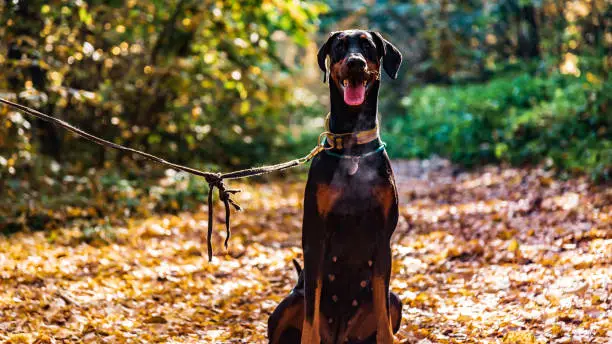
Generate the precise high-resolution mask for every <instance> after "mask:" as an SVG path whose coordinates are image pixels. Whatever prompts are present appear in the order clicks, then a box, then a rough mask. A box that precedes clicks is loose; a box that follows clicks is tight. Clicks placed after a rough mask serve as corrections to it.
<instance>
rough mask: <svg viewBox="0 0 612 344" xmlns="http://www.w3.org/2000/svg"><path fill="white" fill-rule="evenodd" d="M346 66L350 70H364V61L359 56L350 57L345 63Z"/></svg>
mask: <svg viewBox="0 0 612 344" xmlns="http://www.w3.org/2000/svg"><path fill="white" fill-rule="evenodd" d="M346 65H347V67H349V68H350V69H365V67H366V60H365V59H364V58H363V57H361V56H351V57H349V59H348V60H347V61H346Z"/></svg>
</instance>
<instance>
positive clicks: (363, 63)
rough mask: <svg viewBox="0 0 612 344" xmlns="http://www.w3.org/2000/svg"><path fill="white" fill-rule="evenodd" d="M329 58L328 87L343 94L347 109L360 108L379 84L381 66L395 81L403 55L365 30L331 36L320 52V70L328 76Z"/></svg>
mask: <svg viewBox="0 0 612 344" xmlns="http://www.w3.org/2000/svg"><path fill="white" fill-rule="evenodd" d="M327 56H329V57H330V62H331V63H330V71H329V75H330V83H334V84H335V85H336V88H337V89H338V90H339V91H340V92H341V93H342V96H343V98H344V102H345V103H346V104H347V105H350V106H359V105H361V104H363V102H364V101H365V98H366V94H367V92H368V91H369V90H370V89H371V86H372V85H374V84H375V83H377V82H379V80H380V65H381V63H382V66H383V69H384V70H385V72H387V74H388V75H389V76H390V77H391V78H393V79H395V78H397V72H398V70H399V66H400V64H401V63H402V54H401V53H400V52H399V50H397V48H396V47H395V46H393V44H391V43H389V42H388V41H387V40H386V39H384V38H383V37H382V36H381V35H380V33H378V32H373V31H364V30H347V31H336V32H332V33H331V34H330V36H329V38H328V39H327V42H325V44H323V46H322V47H321V49H319V54H318V56H317V57H318V62H319V67H320V68H321V70H322V71H323V72H324V73H327V66H326V60H327Z"/></svg>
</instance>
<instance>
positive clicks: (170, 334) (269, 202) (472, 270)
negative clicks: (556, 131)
mask: <svg viewBox="0 0 612 344" xmlns="http://www.w3.org/2000/svg"><path fill="white" fill-rule="evenodd" d="M395 169H396V173H397V174H398V175H397V184H398V187H399V190H400V195H401V209H400V212H401V214H402V219H401V220H400V225H399V226H398V229H397V231H396V234H395V235H394V237H393V240H394V245H393V251H394V266H393V280H392V289H393V290H394V291H395V292H397V293H398V294H399V295H400V297H401V298H402V300H403V303H404V310H403V311H404V318H403V322H402V327H401V329H400V332H399V333H398V335H397V336H396V338H397V339H398V340H399V341H400V342H402V343H418V342H420V343H451V342H478V343H481V342H492V343H495V342H508V343H518V342H526V343H536V342H537V343H549V342H551V343H582V342H585V343H607V342H609V340H610V337H612V331H611V330H610V328H612V324H611V323H610V320H609V319H610V318H612V306H611V303H612V300H611V299H610V291H611V288H612V287H611V286H612V281H611V278H612V271H611V267H610V266H611V265H610V263H612V253H611V252H612V227H611V221H612V218H611V217H610V213H611V212H612V205H611V204H612V202H611V201H612V191H611V190H610V188H606V187H603V186H598V187H597V186H593V185H590V184H588V183H587V182H586V180H583V179H575V180H570V181H559V180H556V179H554V178H552V177H551V176H550V175H549V174H548V173H547V172H544V171H541V170H537V169H532V170H520V169H502V168H487V169H484V170H482V171H479V172H473V173H457V171H453V170H452V167H451V166H448V164H439V165H438V166H433V167H432V166H428V167H427V168H423V166H422V165H421V164H419V163H416V162H402V163H397V164H396V168H395ZM453 172H455V173H453ZM232 186H240V187H241V188H243V190H244V192H243V193H241V194H239V195H238V197H237V198H236V199H237V200H238V201H239V203H241V204H242V205H243V206H245V207H246V210H245V211H244V212H241V213H236V214H235V215H234V217H233V228H234V230H233V236H232V239H231V240H230V245H229V249H228V250H227V251H226V250H225V249H224V248H223V240H224V239H225V237H224V235H225V234H224V228H223V223H222V221H223V212H222V211H218V212H217V214H218V215H216V216H218V219H217V221H216V222H217V225H216V226H217V227H216V228H215V237H214V247H215V252H216V256H215V258H214V260H213V262H211V263H209V262H207V259H206V257H205V254H204V255H203V252H205V249H206V247H205V244H203V243H202V239H201V238H202V235H204V234H205V232H206V229H207V228H206V226H207V221H206V220H207V218H206V211H205V209H202V211H201V212H195V213H185V214H181V215H180V216H160V217H152V218H149V219H146V220H129V221H127V225H126V226H125V227H123V228H113V229H112V231H111V232H112V235H111V234H109V236H108V238H106V239H105V240H93V241H91V242H89V243H84V242H82V240H75V238H77V237H78V236H79V235H80V233H81V230H82V228H80V227H79V226H80V225H79V223H76V224H74V225H73V227H72V228H63V229H61V230H59V231H54V232H36V233H17V234H14V235H12V236H9V237H0V285H1V286H2V288H0V319H2V321H0V341H6V340H8V341H9V342H15V343H33V342H34V341H36V340H38V342H39V343H46V342H52V341H53V340H55V341H56V342H61V341H66V342H78V341H84V342H106V343H123V342H134V343H136V342H143V341H147V342H176V343H196V342H205V343H213V342H218V343H262V342H265V341H266V327H267V323H266V322H267V317H268V315H269V314H270V313H271V312H272V310H273V309H274V307H275V306H276V305H277V304H278V302H279V301H280V300H281V299H282V298H283V297H284V295H286V293H287V292H288V291H289V290H290V289H291V288H292V287H293V284H294V283H295V280H296V276H295V272H294V269H293V266H292V264H291V259H292V258H298V260H300V261H301V260H302V259H301V258H302V257H301V248H300V238H301V233H300V230H301V206H302V194H303V187H304V185H303V183H283V182H277V183H273V184H259V185H253V184H251V185H248V184H244V185H232ZM219 210H221V209H219Z"/></svg>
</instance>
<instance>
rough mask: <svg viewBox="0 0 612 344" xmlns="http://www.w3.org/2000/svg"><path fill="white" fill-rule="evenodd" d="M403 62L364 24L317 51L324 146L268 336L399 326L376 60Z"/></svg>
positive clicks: (371, 333) (378, 336)
mask: <svg viewBox="0 0 612 344" xmlns="http://www.w3.org/2000/svg"><path fill="white" fill-rule="evenodd" d="M328 56H329V57H330V62H331V63H330V64H329V66H330V67H329V70H328V68H327V65H326V61H327V57H328ZM401 61H402V56H401V54H400V52H399V51H398V50H397V49H396V48H395V47H394V46H393V45H392V44H391V43H389V42H388V41H386V40H385V39H384V38H383V37H382V36H381V35H380V34H379V33H377V32H371V31H362V30H350V31H341V32H334V33H332V34H331V35H330V37H329V39H328V40H327V42H326V43H325V44H324V45H323V46H322V47H321V49H320V50H319V54H318V62H319V66H320V67H321V69H322V70H323V71H324V72H325V73H326V74H327V73H329V76H330V81H329V89H330V97H331V113H330V115H329V116H328V119H327V126H328V128H327V130H328V132H326V135H325V136H326V144H325V145H326V150H325V152H324V153H321V154H319V155H318V156H317V157H315V158H314V159H313V161H312V165H311V167H310V172H309V176H308V182H307V185H306V192H305V199H304V222H303V228H302V248H303V250H304V260H305V263H304V271H303V272H302V273H301V274H300V280H299V281H298V284H297V285H296V287H295V288H294V289H293V291H292V292H291V294H289V295H288V296H287V297H286V298H285V299H284V300H283V301H282V302H281V303H280V305H279V306H278V307H277V308H276V310H275V311H274V313H273V314H272V315H271V316H270V319H269V321H268V337H269V340H270V342H271V343H274V344H276V343H300V342H301V343H303V344H304V343H305V344H319V343H326V344H327V343H347V342H348V343H392V342H393V333H395V332H397V330H398V329H399V324H400V321H401V307H402V306H401V302H400V300H399V298H398V297H397V296H396V295H395V294H393V293H390V292H389V280H390V275H391V243H390V239H391V235H392V234H393V231H394V230H395V226H396V224H397V219H398V201H397V190H396V188H395V182H394V179H393V172H392V170H391V164H390V162H389V158H388V156H387V153H386V152H385V150H384V144H383V142H382V141H381V140H380V137H379V135H378V119H377V110H378V89H379V86H380V69H381V64H382V68H383V69H384V70H385V71H386V72H387V74H388V75H389V76H391V77H392V78H394V79H395V78H396V77H397V72H398V69H399V66H400V64H401ZM296 268H297V266H296ZM298 270H299V269H298Z"/></svg>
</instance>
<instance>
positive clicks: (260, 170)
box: [0, 98, 329, 261]
mask: <svg viewBox="0 0 612 344" xmlns="http://www.w3.org/2000/svg"><path fill="white" fill-rule="evenodd" d="M0 103H3V104H5V105H7V106H8V107H11V108H13V109H17V110H19V111H21V112H24V113H26V114H28V115H31V116H34V117H37V118H40V119H42V120H43V121H46V122H49V123H52V124H54V125H56V126H59V127H62V128H64V129H66V130H68V131H71V132H73V133H75V134H77V135H78V136H81V137H82V138H84V139H86V140H89V141H91V142H94V143H97V144H99V145H101V146H104V147H109V148H113V149H116V150H119V151H122V152H126V153H131V154H136V155H140V156H142V157H144V158H146V159H149V160H152V161H155V162H157V163H159V164H161V165H164V166H166V167H169V168H172V169H175V170H180V171H184V172H188V173H191V174H194V175H196V176H200V177H204V179H205V180H206V182H207V183H208V235H207V238H206V243H207V247H208V261H211V260H212V256H213V248H212V230H213V225H214V223H213V218H214V210H213V191H214V189H215V188H217V190H219V199H220V200H221V201H222V202H223V205H224V206H225V231H226V237H225V243H224V244H225V249H227V245H228V242H229V239H230V235H231V227H230V216H231V211H230V206H232V207H234V209H235V210H238V211H240V210H242V208H240V206H239V205H238V203H236V202H235V201H234V200H233V199H232V197H231V196H232V195H233V194H236V193H238V192H240V190H238V189H228V188H227V187H226V186H225V184H224V183H223V180H224V179H241V178H247V177H252V176H258V175H263V174H268V173H272V172H277V171H282V170H286V169H289V168H293V167H297V166H300V165H303V164H305V163H307V162H309V161H310V160H312V158H314V157H315V156H317V155H318V154H319V153H321V152H322V151H323V150H326V149H328V148H326V147H324V146H323V144H324V141H322V140H320V139H319V140H318V142H317V146H315V148H313V149H312V150H311V151H310V153H308V155H306V156H304V157H302V158H299V159H295V160H291V161H287V162H283V163H280V164H276V165H269V166H261V167H255V168H249V169H245V170H240V171H234V172H228V173H213V172H205V171H200V170H198V169H195V168H191V167H188V166H183V165H179V164H175V163H172V162H169V161H166V160H164V159H162V158H159V157H157V156H155V155H152V154H149V153H145V152H143V151H139V150H137V149H133V148H129V147H125V146H122V145H119V144H116V143H113V142H110V141H107V140H104V139H102V138H99V137H97V136H94V135H92V134H89V133H87V132H85V131H83V130H81V129H79V128H77V127H75V126H73V125H71V124H69V123H67V122H65V121H62V120H61V119H58V118H56V117H52V116H49V115H47V114H44V113H42V112H39V111H37V110H34V109H31V108H29V107H27V106H24V105H21V104H17V103H13V102H11V101H8V100H6V99H3V98H0ZM326 134H329V132H327V131H326V132H324V133H323V134H321V135H322V136H323V135H326Z"/></svg>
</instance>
